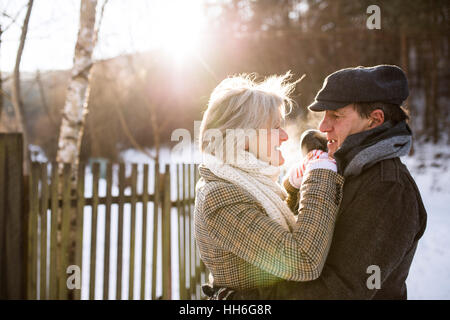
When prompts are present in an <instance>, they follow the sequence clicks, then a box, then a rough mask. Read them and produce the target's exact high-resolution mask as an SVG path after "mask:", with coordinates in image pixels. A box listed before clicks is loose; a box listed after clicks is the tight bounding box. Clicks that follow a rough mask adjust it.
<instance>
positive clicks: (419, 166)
mask: <svg viewBox="0 0 450 320" xmlns="http://www.w3.org/2000/svg"><path fill="white" fill-rule="evenodd" d="M414 147H415V149H416V152H415V154H414V156H413V157H403V158H402V161H403V163H405V164H406V165H407V167H408V168H409V170H410V172H411V174H412V176H413V177H414V179H415V181H416V183H417V186H418V187H419V190H420V193H421V195H422V200H423V202H424V205H425V209H426V210H427V214H428V221H427V228H426V230H425V234H424V235H423V237H422V239H421V240H419V245H418V248H417V251H416V254H415V257H414V260H413V263H412V265H411V269H410V273H409V276H408V279H407V281H406V283H407V286H408V299H450V271H449V270H450V246H449V245H450V234H449V231H450V206H449V204H448V202H449V200H450V171H449V166H450V146H449V145H445V144H440V145H432V144H418V143H416V145H415V146H414Z"/></svg>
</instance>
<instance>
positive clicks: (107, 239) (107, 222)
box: [103, 162, 112, 300]
mask: <svg viewBox="0 0 450 320" xmlns="http://www.w3.org/2000/svg"><path fill="white" fill-rule="evenodd" d="M111 188H112V164H111V162H108V164H107V165H106V206H105V262H104V268H103V300H108V296H109V258H110V241H111V240H110V238H111Z"/></svg>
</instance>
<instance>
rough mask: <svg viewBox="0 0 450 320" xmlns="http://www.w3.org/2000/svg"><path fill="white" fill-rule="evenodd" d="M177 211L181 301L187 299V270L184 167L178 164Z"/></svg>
mask: <svg viewBox="0 0 450 320" xmlns="http://www.w3.org/2000/svg"><path fill="white" fill-rule="evenodd" d="M176 168H177V210H178V261H179V267H178V270H179V280H180V284H179V288H180V289H179V292H180V300H185V299H186V270H185V264H186V261H185V247H184V244H185V231H186V230H185V229H184V214H183V212H184V208H183V207H184V205H182V204H181V199H182V196H183V195H184V193H183V190H184V188H183V185H182V183H183V176H182V173H183V166H182V164H177V167H176Z"/></svg>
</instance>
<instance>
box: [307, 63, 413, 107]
mask: <svg viewBox="0 0 450 320" xmlns="http://www.w3.org/2000/svg"><path fill="white" fill-rule="evenodd" d="M408 95H409V91H408V80H407V79H406V75H405V73H404V72H403V70H402V69H400V68H399V67H397V66H391V65H379V66H375V67H356V68H346V69H341V70H338V71H336V72H334V73H332V74H330V75H329V76H328V77H326V78H325V81H324V82H323V86H322V89H320V91H319V92H318V93H317V95H316V98H315V101H314V102H313V103H312V104H311V105H309V107H308V108H309V110H311V111H324V110H336V109H338V108H342V107H345V106H346V105H348V104H351V103H355V102H384V103H390V104H394V105H398V106H400V105H401V104H402V103H403V101H405V100H406V98H407V97H408Z"/></svg>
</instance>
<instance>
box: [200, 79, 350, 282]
mask: <svg viewBox="0 0 450 320" xmlns="http://www.w3.org/2000/svg"><path fill="white" fill-rule="evenodd" d="M289 78H290V74H289V73H287V74H286V75H284V76H272V77H269V78H267V79H265V80H264V81H263V82H261V83H257V82H255V81H254V80H253V79H252V78H251V77H248V76H236V77H231V78H228V79H225V80H223V81H222V82H221V83H220V84H219V86H217V87H216V88H215V89H214V91H213V93H212V94H211V97H210V101H209V104H208V108H207V110H206V112H205V114H204V116H203V120H202V124H201V128H200V141H199V142H200V149H201V150H202V152H203V154H204V158H203V163H202V164H201V165H200V166H199V173H200V176H201V179H200V180H199V182H198V184H197V186H196V188H197V198H196V201H195V218H194V219H195V222H194V223H195V237H196V241H197V245H198V248H199V253H200V257H201V259H202V260H203V262H204V263H205V265H206V266H207V267H208V269H209V270H210V272H211V275H212V277H210V282H211V285H212V286H213V287H227V288H231V289H248V288H255V287H259V286H267V285H272V284H274V283H276V282H277V281H280V280H281V279H286V280H293V281H310V280H314V279H316V278H317V277H319V275H320V273H321V271H322V268H323V265H324V262H325V259H326V256H327V253H328V249H329V246H330V242H331V238H332V234H333V229H334V223H335V219H336V214H337V212H338V207H339V204H340V200H341V194H342V186H343V177H342V176H340V175H339V174H338V173H336V171H337V170H336V164H335V162H334V161H333V160H331V159H329V158H328V155H327V154H326V153H323V154H321V152H318V151H314V153H313V154H309V157H307V158H305V160H304V162H303V163H302V164H300V165H298V166H297V167H294V168H293V169H292V170H291V172H290V173H289V174H288V177H287V178H286V179H285V183H284V185H285V188H286V189H287V190H285V189H283V188H282V187H281V186H280V185H279V184H278V183H277V180H278V178H279V174H280V170H279V166H281V165H282V164H283V163H284V159H283V157H282V155H281V153H280V151H279V149H278V148H279V146H280V145H281V144H282V143H283V142H284V141H286V140H287V139H288V135H287V133H286V132H285V131H284V130H283V129H282V128H281V124H282V121H283V119H284V117H285V113H286V111H285V110H286V108H287V107H292V100H291V99H290V98H289V94H290V93H291V92H292V91H293V89H294V88H295V82H294V83H289V82H288V80H289ZM300 186H301V188H300V190H301V193H300V203H299V205H298V212H295V214H297V217H295V215H294V213H293V212H292V211H291V209H290V208H294V207H297V206H296V204H288V203H287V202H286V199H287V198H288V195H289V193H291V195H292V197H290V198H292V199H297V198H298V197H297V194H298V193H299V189H297V188H299V187H300ZM296 187H297V188H296Z"/></svg>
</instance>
